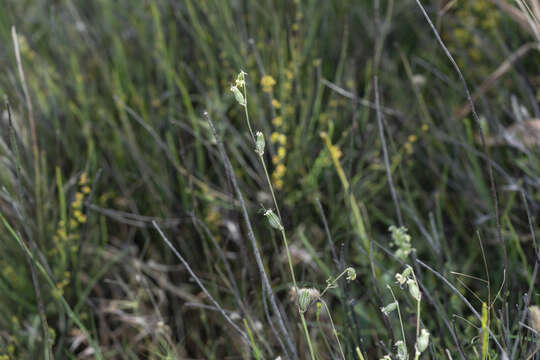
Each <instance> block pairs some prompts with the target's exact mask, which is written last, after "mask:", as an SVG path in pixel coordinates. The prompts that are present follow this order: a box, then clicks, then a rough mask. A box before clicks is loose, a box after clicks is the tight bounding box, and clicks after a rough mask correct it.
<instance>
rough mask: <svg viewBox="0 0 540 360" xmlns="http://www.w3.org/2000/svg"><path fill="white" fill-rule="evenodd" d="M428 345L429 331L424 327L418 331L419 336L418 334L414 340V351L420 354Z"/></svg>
mask: <svg viewBox="0 0 540 360" xmlns="http://www.w3.org/2000/svg"><path fill="white" fill-rule="evenodd" d="M428 345H429V331H427V330H426V329H422V330H421V331H420V336H418V340H416V351H418V352H419V353H420V354H421V353H423V352H424V351H425V350H426V349H427V347H428Z"/></svg>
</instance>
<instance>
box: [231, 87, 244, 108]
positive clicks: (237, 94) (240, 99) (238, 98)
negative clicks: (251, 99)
mask: <svg viewBox="0 0 540 360" xmlns="http://www.w3.org/2000/svg"><path fill="white" fill-rule="evenodd" d="M231 91H232V93H233V94H234V98H235V99H236V101H238V103H239V104H240V105H242V106H246V99H245V98H244V95H242V93H241V92H240V90H238V88H237V87H236V85H235V86H231Z"/></svg>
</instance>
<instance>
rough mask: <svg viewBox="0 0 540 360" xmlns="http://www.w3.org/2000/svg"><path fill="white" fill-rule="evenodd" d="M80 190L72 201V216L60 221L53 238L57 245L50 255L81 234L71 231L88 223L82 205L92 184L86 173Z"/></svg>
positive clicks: (79, 184)
mask: <svg viewBox="0 0 540 360" xmlns="http://www.w3.org/2000/svg"><path fill="white" fill-rule="evenodd" d="M78 186H79V191H77V192H76V193H75V199H74V200H73V201H72V202H71V210H72V213H71V214H72V216H71V217H69V219H66V220H67V223H66V221H64V220H60V221H58V226H57V229H56V234H55V235H53V237H52V239H53V242H54V244H55V246H54V247H53V248H52V249H51V250H50V251H49V254H50V255H55V254H56V253H57V252H58V251H59V249H60V248H61V246H60V245H61V243H65V242H67V241H68V240H76V239H78V238H79V234H76V233H70V231H73V230H75V229H77V228H78V227H79V225H81V224H84V223H86V219H87V217H86V215H85V214H84V213H83V211H82V205H83V201H84V198H85V196H87V195H88V194H89V193H90V190H91V189H90V186H88V177H87V175H86V173H82V174H81V177H80V178H79V182H78Z"/></svg>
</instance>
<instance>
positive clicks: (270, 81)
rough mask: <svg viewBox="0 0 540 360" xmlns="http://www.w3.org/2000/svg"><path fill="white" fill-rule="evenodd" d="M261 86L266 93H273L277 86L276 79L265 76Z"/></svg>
mask: <svg viewBox="0 0 540 360" xmlns="http://www.w3.org/2000/svg"><path fill="white" fill-rule="evenodd" d="M261 85H262V87H263V91H264V92H267V93H270V92H272V88H273V87H274V85H276V80H274V78H273V77H271V76H270V75H265V76H263V77H262V79H261Z"/></svg>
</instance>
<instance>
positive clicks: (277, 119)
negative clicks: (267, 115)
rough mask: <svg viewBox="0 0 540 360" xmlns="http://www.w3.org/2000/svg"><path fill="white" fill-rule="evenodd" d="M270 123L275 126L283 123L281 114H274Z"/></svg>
mask: <svg viewBox="0 0 540 360" xmlns="http://www.w3.org/2000/svg"><path fill="white" fill-rule="evenodd" d="M272 124H274V126H276V127H279V126H281V125H282V124H283V118H282V117H281V116H276V117H275V118H273V119H272Z"/></svg>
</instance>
